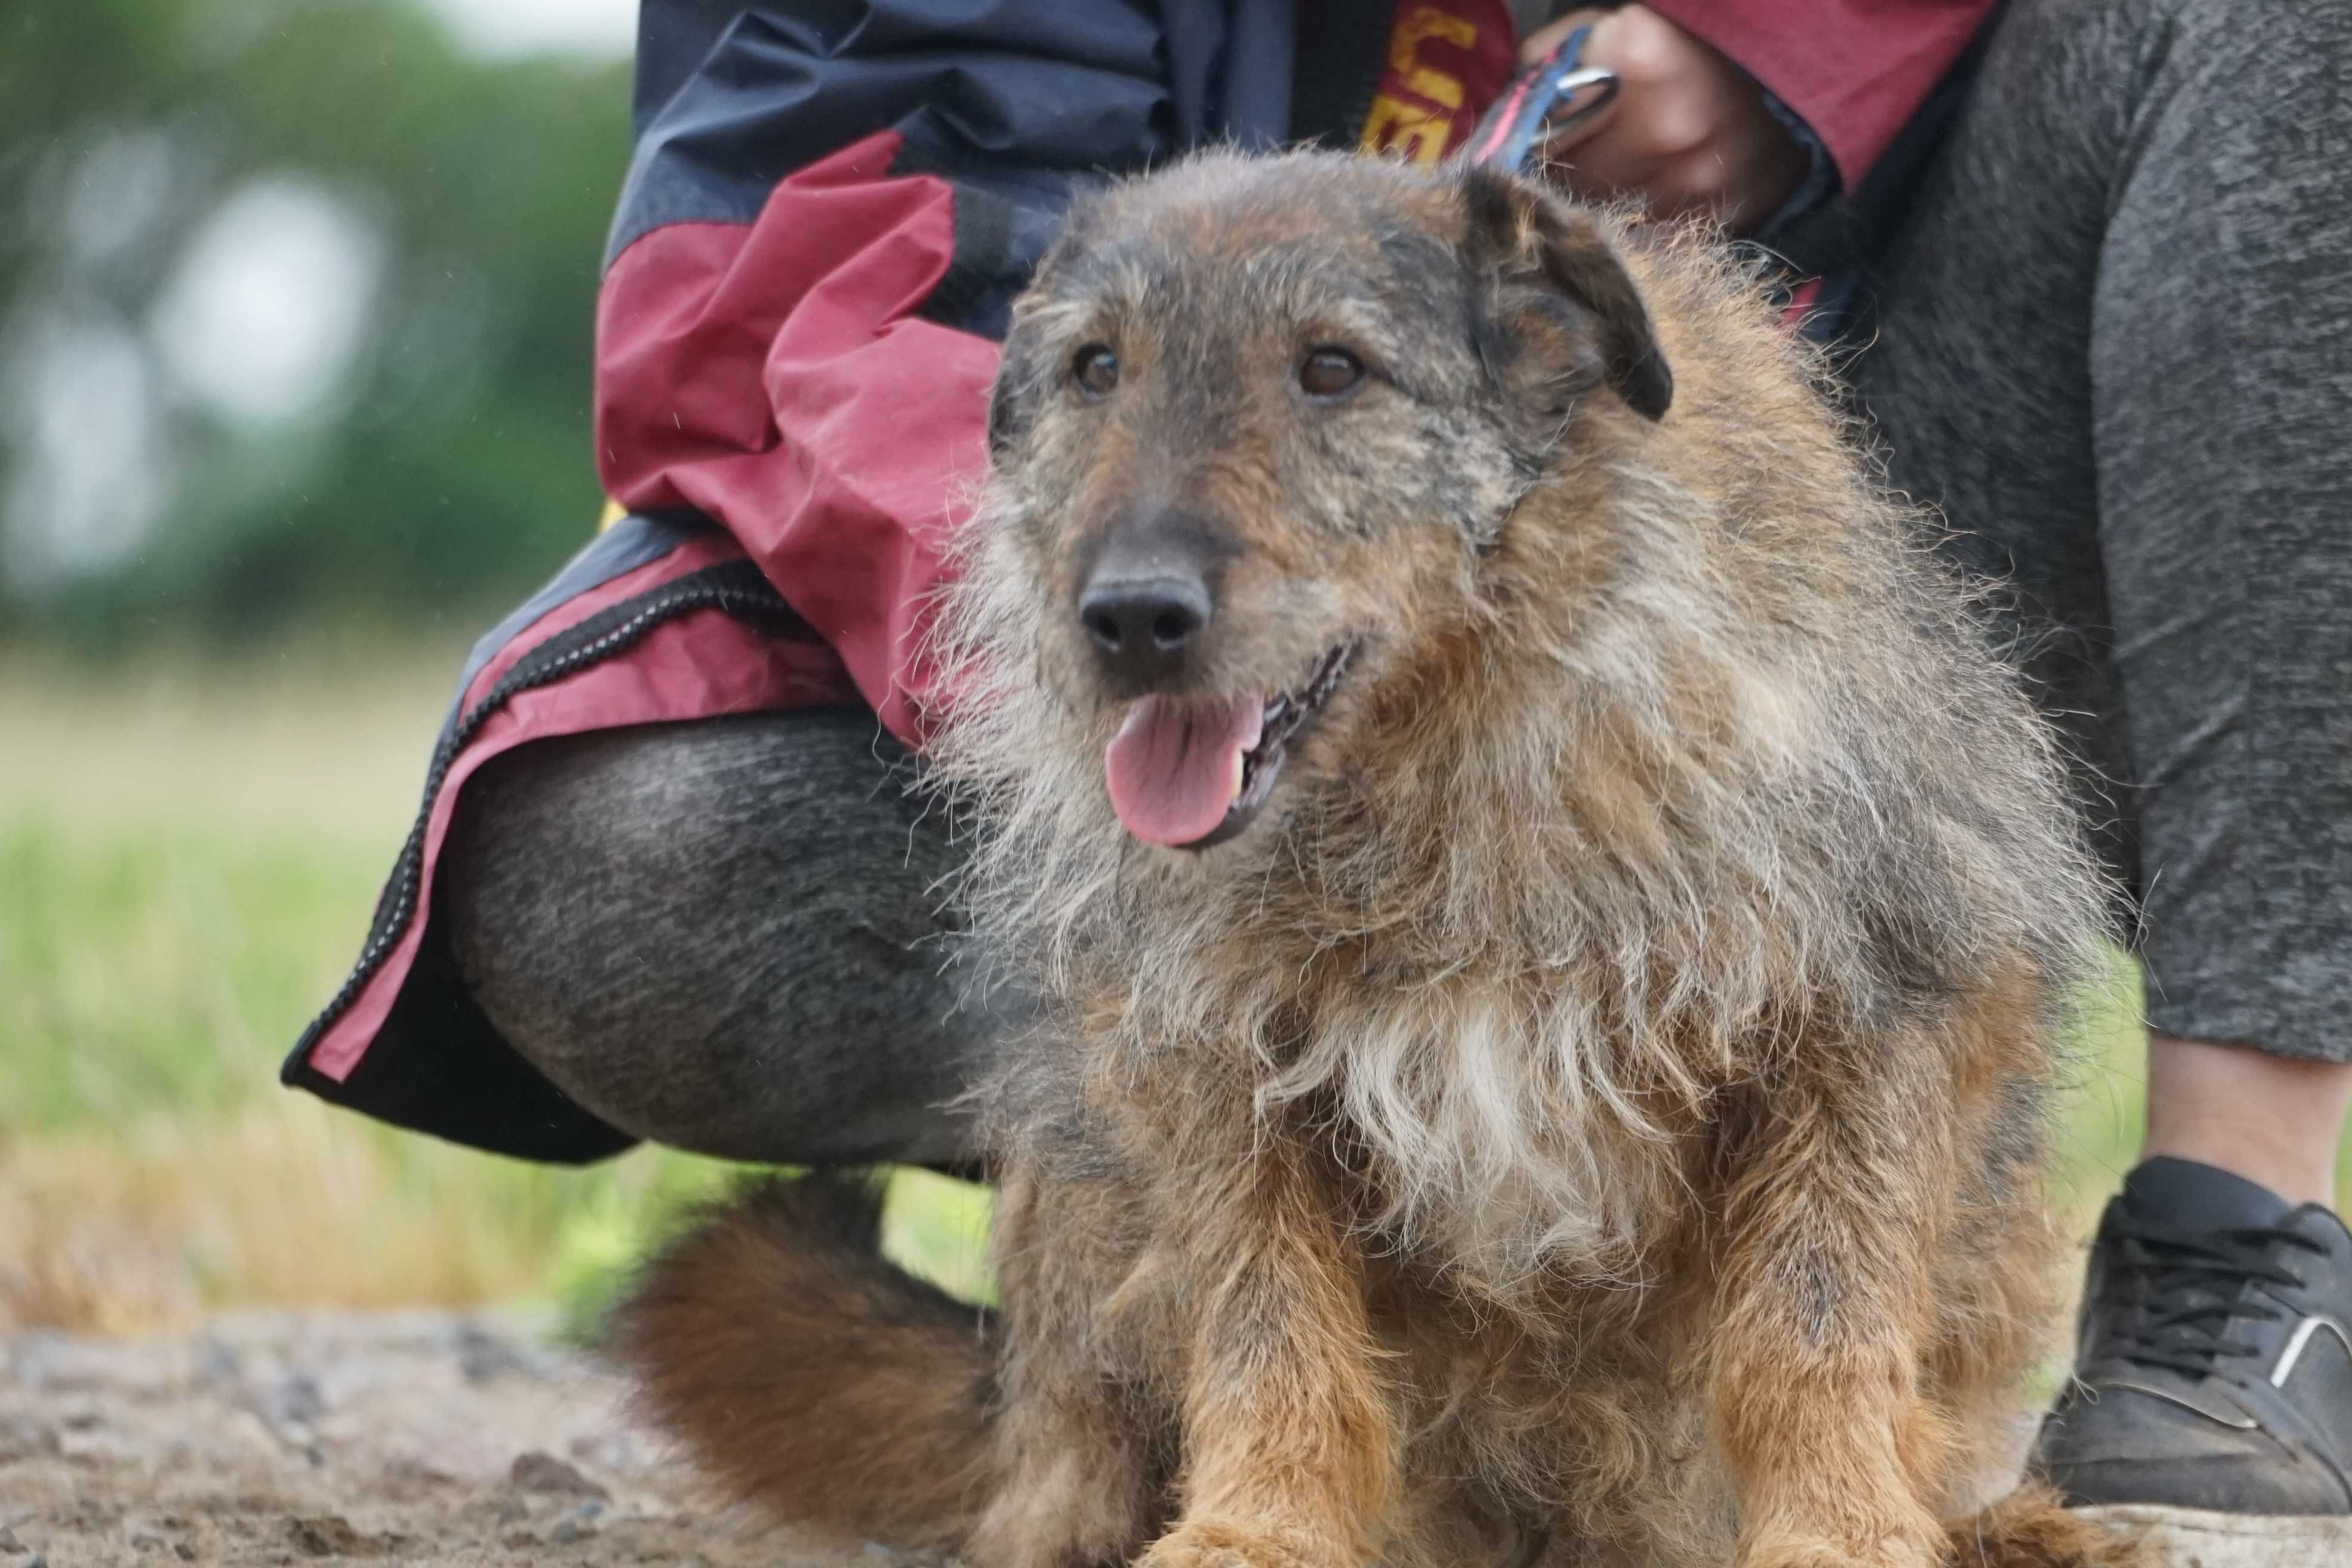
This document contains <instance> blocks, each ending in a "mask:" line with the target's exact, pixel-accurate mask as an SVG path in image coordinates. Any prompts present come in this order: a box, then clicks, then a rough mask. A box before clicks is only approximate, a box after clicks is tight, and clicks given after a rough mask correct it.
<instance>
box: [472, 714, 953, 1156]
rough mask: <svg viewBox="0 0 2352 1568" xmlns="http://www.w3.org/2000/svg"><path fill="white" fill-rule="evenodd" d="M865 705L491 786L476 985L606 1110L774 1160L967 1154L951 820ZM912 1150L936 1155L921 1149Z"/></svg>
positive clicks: (522, 1036) (529, 1043)
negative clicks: (926, 802)
mask: <svg viewBox="0 0 2352 1568" xmlns="http://www.w3.org/2000/svg"><path fill="white" fill-rule="evenodd" d="M877 736H878V731H877V730H876V729H875V727H874V724H873V721H872V720H871V719H870V717H866V716H863V715H857V714H792V715H762V716H760V717H759V718H757V719H753V720H741V721H722V722H717V723H709V724H695V725H676V726H664V727H658V728H648V729H643V730H633V731H613V732H606V733H602V734H597V735H594V736H588V737H581V738H577V739H573V740H567V741H561V742H544V743H541V744H540V745H536V746H532V747H529V748H525V749H523V750H520V751H519V752H514V753H510V754H509V755H508V756H506V757H502V758H499V759H498V760H497V761H495V762H493V763H490V764H489V765H488V766H487V767H486V768H485V769H484V770H483V773H482V774H481V775H479V776H478V778H477V779H476V780H475V781H474V783H473V784H471V785H469V786H468V788H467V795H466V797H465V800H464V802H463V804H462V805H461V807H460V811H459V816H458V822H457V826H456V829H455V831H454V832H453V835H452V838H451V844H450V849H449V852H448V854H447V855H446V856H445V858H444V865H443V874H442V890H441V893H440V895H439V903H438V908H439V910H440V912H441V914H442V916H443V918H445V919H446V921H447V922H448V929H449V935H450V941H451V943H452V948H453V952H455V954H456V956H457V962H458V967H459V970H460V973H462V974H463V975H464V977H465V979H466V982H467V985H468V987H469V989H470V990H471V992H472V994H473V995H474V998H475V1000H476V1002H477V1003H478V1005H480V1006H481V1007H482V1009H483V1011H484V1012H485V1014H486V1015H488V1017H489V1018H490V1020H491V1021H492V1022H493V1023H494V1024H495V1025H497V1026H498V1027H499V1030H500V1032H501V1033H503V1034H504V1035H506V1037H508V1038H509V1041H510V1042H511V1043H513V1045H514V1046H515V1047H516V1048H517V1049H518V1050H520V1051H521V1052H522V1054H523V1055H524V1056H525V1057H526V1058H529V1059H530V1061H531V1062H532V1063H533V1064H534V1065H535V1066H537V1067H539V1068H540V1069H541V1071H543V1072H545V1073H547V1074H548V1076H549V1077H550V1078H551V1079H554V1080H555V1081H556V1082H557V1083H558V1084H559V1085H560V1086H561V1087H562V1088H563V1089H565V1091H566V1092H567V1093H570V1094H571V1095H572V1097H573V1098H574V1099H577V1100H580V1101H581V1102H582V1103H583V1104H584V1105H586V1106H588V1107H589V1109H591V1110H595V1111H596V1112H597V1113H598V1114H600V1115H602V1116H604V1117H605V1118H606V1119H607V1120H609V1121H614V1122H615V1123H616V1124H618V1125H621V1126H623V1127H625V1129H626V1130H628V1131H632V1132H635V1133H637V1134H639V1135H640V1136H645V1137H650V1138H654V1139H656V1140H657V1141H660V1142H672V1143H677V1144H680V1145H682V1146H686V1147H690V1148H698V1149H702V1150H704V1151H706V1152H717V1153H726V1154H732V1155H737V1156H739V1157H746V1158H761V1159H770V1160H785V1159H814V1158H820V1157H850V1156H851V1154H852V1153H854V1152H859V1151H872V1152H877V1153H880V1152H889V1153H896V1154H898V1156H899V1157H922V1158H937V1157H950V1156H952V1155H954V1154H955V1153H957V1152H959V1151H954V1150H950V1151H948V1152H947V1153H945V1154H942V1153H940V1152H939V1151H937V1150H934V1149H933V1148H932V1147H931V1145H933V1144H938V1143H940V1142H941V1140H942V1139H950V1140H951V1139H952V1138H953V1137H958V1136H961V1133H960V1131H955V1130H954V1129H952V1128H950V1124H949V1123H948V1122H947V1121H944V1120H943V1119H942V1118H941V1117H940V1113H939V1112H938V1111H937V1110H935V1109H934V1107H935V1105H936V1103H937V1102H938V1101H940V1100H945V1099H947V1098H950V1097H951V1096H953V1095H954V1094H956V1093H957V1092H959V1091H960V1090H961V1089H963V1088H966V1087H968V1079H969V1077H970V1074H971V1057H972V1056H973V1055H974V1054H975V1052H976V1050H977V1048H978V1042H977V1040H976V1039H975V1038H971V1033H972V1031H971V1029H970V1028H969V1027H964V1028H959V1027H958V1026H956V1024H955V1022H954V1021H952V1020H951V1019H950V1015H951V1014H952V1013H953V1012H954V996H953V992H952V989H951V987H950V984H949V982H948V981H947V980H946V979H944V978H942V976H941V973H940V971H941V969H942V967H943V966H944V965H945V963H946V962H947V959H948V956H949V955H948V952H947V951H946V946H945V942H946V940H947V938H948V937H949V936H950V934H951V932H950V927H949V926H948V924H947V922H946V921H945V920H944V918H943V917H942V915H941V914H940V895H939V893H938V890H937V889H938V884H939V883H940V880H941V879H942V878H943V877H944V876H945V874H946V872H947V870H948V869H949V867H950V850H949V848H948V847H947V844H946V841H945V836H944V834H943V833H942V832H941V831H940V828H939V827H938V826H937V824H936V823H935V822H933V821H931V820H929V819H928V818H927V817H926V816H925V813H924V808H923V806H922V805H921V803H919V802H918V801H915V800H912V799H909V798H908V797H907V796H906V795H905V793H904V788H903V785H904V782H905V781H904V769H903V768H901V767H899V766H898V765H897V763H898V757H897V756H894V755H893V754H891V752H889V750H888V747H889V744H890V743H889V742H887V738H877ZM907 1146H912V1147H914V1148H915V1149H916V1151H917V1152H914V1153H908V1152H906V1147H907Z"/></svg>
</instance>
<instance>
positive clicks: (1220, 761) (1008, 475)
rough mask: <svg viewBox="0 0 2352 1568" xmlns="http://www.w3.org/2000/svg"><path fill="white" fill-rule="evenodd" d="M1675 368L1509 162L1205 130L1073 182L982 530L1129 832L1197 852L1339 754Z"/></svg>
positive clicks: (1017, 347)
mask: <svg viewBox="0 0 2352 1568" xmlns="http://www.w3.org/2000/svg"><path fill="white" fill-rule="evenodd" d="M1671 395H1672V381H1671V378H1670V376H1669V374H1668V371H1667V367H1666V365H1665V363H1664V359H1663V357H1662V356H1661V355H1660V353H1659V352H1658V348H1657V345H1656V342H1655V341H1654V335H1653V332H1652V328H1651V321H1650V318H1649V314H1648V312H1647V310H1645V308H1644V306H1643V300H1642V298H1641V295H1640V293H1639V291H1638V290H1637V289H1636V288H1635V286H1634V284H1633V280H1632V279H1631V278H1630V277H1629V276H1628V274H1627V272H1626V270H1625V267H1624V265H1623V262H1622V258H1621V257H1620V254H1619V251H1618V248H1617V245H1616V241H1615V237H1614V234H1613V231H1612V229H1611V228H1610V227H1609V226H1608V225H1607V224H1606V223H1605V222H1604V221H1603V220H1601V219H1600V218H1598V217H1596V216H1594V215H1592V214H1591V213H1589V212H1586V211H1583V210H1581V209H1579V208H1577V207H1574V206H1572V205H1568V204H1566V203H1564V202H1562V201H1560V200H1559V199H1558V198H1557V197H1554V196H1552V195H1547V194H1546V193H1544V192H1543V191H1542V190H1541V189H1540V188H1539V187H1537V186H1535V185H1533V184H1528V183H1525V182H1522V181H1518V180H1516V179H1512V178H1509V177H1507V176H1504V175H1500V174H1493V173H1490V172H1486V171H1483V170H1469V171H1462V170H1456V171H1450V172H1444V173H1424V172H1420V171H1415V170H1412V169H1410V168H1408V167H1405V166H1403V165H1401V164H1397V163H1381V162H1375V161H1371V160H1364V159H1356V158H1349V157H1343V156H1338V155H1333V154H1293V155H1290V156H1286V157H1282V158H1272V159H1249V158H1244V157H1239V156H1234V155H1230V154H1217V155H1211V156H1206V157H1202V158H1199V159H1196V160H1193V161H1192V162H1190V163H1185V164H1182V165H1180V166H1178V167H1177V168H1175V169H1173V170H1171V171H1169V172H1166V173H1162V174H1157V175H1154V176H1151V177H1150V178H1147V179H1143V180H1139V181H1136V182H1132V183H1129V184H1124V185H1121V186H1118V187H1116V188H1114V189H1113V190H1111V191H1110V192H1108V194H1106V195H1102V196H1100V197H1098V198H1097V199H1095V200H1093V201H1091V202H1089V203H1087V204H1085V205H1082V206H1081V207H1080V208H1079V209H1078V210H1077V211H1076V213H1074V215H1073V216H1072V218H1071V220H1070V223H1069V225H1068V227H1067V229H1066V232H1065V234H1064V236H1063V237H1062V238H1061V240H1060V241H1059V242H1058V243H1057V244H1056V245H1055V247H1054V249H1053V250H1052V252H1051V253H1050V254H1049V255H1048V256H1047V257H1046V258H1045V262H1044V263H1043V265H1042V266H1041V268H1040V269H1039V272H1038V276H1037V279H1036V281H1035V284H1034V287H1033V288H1032V289H1031V290H1030V291H1029V292H1028V293H1027V294H1026V295H1025V296H1024V298H1023V300H1022V301H1021V302H1020V304H1019V306H1018V307H1017V309H1016V310H1015V312H1014V318H1013V330H1012V331H1011V334H1010V336H1009V337H1008V339H1007V341H1006V343H1005V352H1004V360H1003V370H1002V372H1001V374H1000V376H999V379H998V382H997V385H996V391H995V395H994V401H993V404H992V410H991V418H990V441H991V447H992V453H993V457H994V462H995V469H996V473H995V483H996V485H997V488H998V493H999V495H1000V497H1002V498H1004V500H1005V504H1004V505H1003V506H1002V507H1001V508H1000V509H998V510H997V511H996V513H995V517H994V521H993V523H992V526H996V527H999V528H1001V529H1003V530H1004V531H1006V534H1007V537H1005V538H1004V539H1003V540H1001V541H999V543H1000V544H1002V545H1007V546H1009V547H1010V548H1011V551H1012V554H1011V556H1010V557H1000V559H1003V560H1006V561H1007V562H1008V564H1009V566H1010V569H1011V570H1013V572H1015V573H1016V574H1019V575H1021V576H1022V577H1023V579H1024V582H1025V584H1027V591H1029V592H1031V593H1032V594H1033V595H1034V600H1033V606H1032V607H1033V608H1034V611H1035V612H1036V617H1037V618H1036V620H1035V622H1034V637H1035V642H1036V647H1035V650H1034V656H1035V662H1034V667H1033V668H1034V669H1035V670H1036V671H1037V672H1038V674H1039V677H1040V678H1041V679H1043V680H1044V681H1045V684H1046V685H1047V686H1048V687H1049V688H1050V689H1051V690H1052V691H1053V693H1054V694H1055V697H1056V698H1057V699H1058V700H1059V702H1060V703H1061V704H1062V705H1063V707H1064V708H1065V710H1066V711H1067V712H1068V713H1069V714H1070V715H1071V716H1072V717H1074V718H1075V719H1076V720H1077V721H1078V722H1079V724H1080V726H1081V727H1082V728H1083V729H1084V730H1085V731H1086V733H1087V737H1088V740H1089V743H1090V744H1095V745H1100V746H1102V747H1103V748H1104V749H1103V751H1102V752H1101V755H1102V757H1103V759H1104V761H1103V766H1104V773H1105V783H1106V784H1107V787H1108V793H1109V797H1110V800H1111V803H1112V805H1113V806H1114V807H1115V809H1116V810H1117V812H1118V817H1119V820H1120V821H1121V822H1122V823H1123V824H1125V826H1126V827H1127V829H1128V831H1129V832H1130V833H1131V834H1133V835H1134V836H1135V837H1138V838H1140V839H1143V840H1145V841H1147V842H1150V843H1154V844H1160V845H1166V846H1171V847H1182V848H1194V849H1197V848H1202V847H1207V846H1210V845H1213V844H1217V843H1221V842H1223V841H1225V840H1228V839H1232V838H1235V837H1240V836H1241V835H1243V834H1244V833H1246V832H1247V831H1248V830H1249V829H1250V827H1251V826H1252V825H1253V824H1254V823H1255V822H1257V821H1259V820H1261V819H1262V818H1263V817H1265V816H1268V815H1274V816H1280V815H1282V813H1281V811H1280V809H1279V808H1278V807H1277V809H1276V811H1275V812H1274V813H1272V814H1269V813H1268V811H1267V807H1268V806H1269V804H1270V803H1272V802H1274V801H1276V799H1277V798H1278V797H1279V796H1281V795H1284V794H1286V793H1289V794H1293V795H1297V792H1301V791H1303V790H1305V789H1307V788H1308V787H1311V784H1312V781H1313V780H1314V779H1315V778H1316V777H1317V776H1318V774H1319V775H1324V776H1328V775H1329V774H1331V773H1338V772H1343V771H1345V770H1346V769H1348V768H1349V766H1350V765H1351V754H1350V752H1351V746H1352V745H1353V744H1354V743H1355V742H1356V741H1357V739H1358V733H1359V732H1360V731H1362V730H1363V728H1364V727H1365V726H1366V725H1367V724H1369V723H1370V722H1371V719H1370V713H1371V711H1372V704H1370V702H1368V701H1367V700H1366V697H1367V694H1368V693H1370V691H1371V690H1372V689H1374V688H1375V687H1376V685H1377V684H1378V683H1379V682H1380V681H1381V680H1382V679H1387V678H1390V677H1392V676H1393V675H1394V674H1395V673H1396V672H1397V670H1398V668H1399V667H1400V665H1401V664H1402V662H1404V661H1410V660H1412V659H1414V658H1429V657H1433V654H1432V651H1431V650H1432V646H1433V644H1432V639H1433V637H1441V636H1443V635H1444V630H1445V628H1447V627H1448V626H1452V627H1454V628H1456V629H1457V630H1458V628H1459V627H1460V626H1462V624H1463V623H1464V618H1465V614H1466V610H1467V606H1468V605H1470V604H1472V603H1473V602H1474V601H1475V600H1476V599H1477V597H1478V596H1479V592H1480V590H1479V587H1478V577H1479V572H1480V563H1481V561H1482V559H1483V558H1484V557H1485V556H1486V555H1487V553H1488V552H1492V551H1494V550H1495V549H1496V546H1497V545H1498V542H1500V541H1501V540H1502V538H1503V535H1504V531H1505V530H1506V528H1507V523H1508V520H1509V518H1510V516H1511V514H1512V512H1513V510H1514V508H1515V507H1516V506H1517V503H1518V502H1519V500H1520V499H1521V498H1522V497H1523V496H1524V495H1525V494H1526V493H1527V492H1528V489H1530V487H1532V486H1533V485H1535V484H1536V483H1537V482H1538V480H1539V479H1542V478H1543V477H1544V476H1545V475H1546V474H1547V473H1549V472H1552V471H1555V469H1556V468H1557V466H1558V465H1559V461H1560V459H1561V454H1562V451H1563V447H1566V446H1567V445H1569V444H1570V443H1573V442H1575V441H1576V440H1577V438H1578V431H1579V429H1580V426H1585V425H1587V424H1588V423H1590V422H1592V421H1595V420H1608V421H1614V422H1617V423H1619V424H1622V425H1624V426H1630V427H1639V426H1640V425H1641V422H1642V421H1644V420H1647V421H1654V420H1657V419H1659V418H1660V417H1661V416H1663V415H1664V413H1665V410H1666V405H1667V403H1668V401H1669V399H1670V397H1671ZM1629 410H1630V413H1628V412H1627V411H1629ZM1635 416H1638V418H1637V417H1635Z"/></svg>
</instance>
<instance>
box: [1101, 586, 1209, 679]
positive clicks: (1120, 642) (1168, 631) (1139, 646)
mask: <svg viewBox="0 0 2352 1568" xmlns="http://www.w3.org/2000/svg"><path fill="white" fill-rule="evenodd" d="M1213 608H1214V606H1213V604H1212V603H1211V601H1210V598H1209V584H1208V583H1207V582H1206V581H1205V580H1204V579H1203V578H1202V576H1201V575H1200V574H1198V573H1197V572H1183V571H1174V572H1163V573H1161V574H1157V575H1154V576H1150V577H1141V578H1138V577H1130V576H1124V575H1109V574H1106V573H1104V572H1103V571H1101V570H1097V572H1096V573H1095V574H1094V576H1093V577H1092V578H1090V579H1088V581H1087V589H1086V592H1085V593H1084V594H1082V595H1079V596H1078V618H1079V619H1080V620H1082V621H1084V622H1085V623H1086V625H1087V636H1089V637H1092V638H1093V639H1094V645H1095V652H1096V654H1097V656H1098V657H1100V658H1101V659H1102V661H1103V667H1104V668H1106V669H1107V670H1108V671H1109V672H1110V674H1111V675H1112V676H1113V677H1114V678H1116V679H1118V681H1119V682H1120V683H1121V684H1122V685H1126V686H1131V687H1138V688H1140V687H1149V686H1155V685H1158V684H1159V683H1160V682H1161V681H1164V680H1166V679H1170V678H1171V676H1173V675H1174V674H1175V673H1176V672H1177V671H1178V670H1179V669H1181V668H1182V667H1183V663H1184V653H1185V650H1186V649H1187V648H1189V647H1191V646H1192V640H1193V638H1194V637H1197V636H1199V635H1200V631H1201V628H1202V626H1207V625H1208V624H1209V616H1210V615H1211V613H1212V612H1213Z"/></svg>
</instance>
